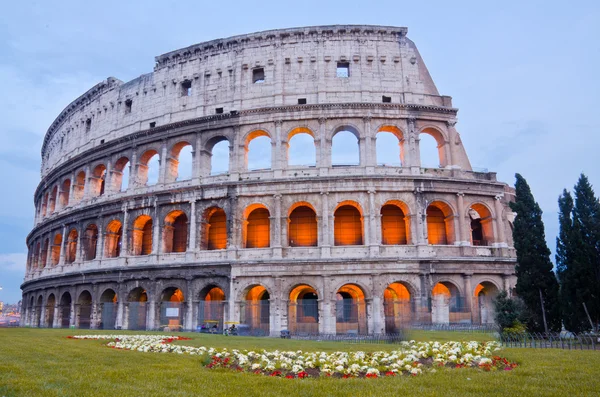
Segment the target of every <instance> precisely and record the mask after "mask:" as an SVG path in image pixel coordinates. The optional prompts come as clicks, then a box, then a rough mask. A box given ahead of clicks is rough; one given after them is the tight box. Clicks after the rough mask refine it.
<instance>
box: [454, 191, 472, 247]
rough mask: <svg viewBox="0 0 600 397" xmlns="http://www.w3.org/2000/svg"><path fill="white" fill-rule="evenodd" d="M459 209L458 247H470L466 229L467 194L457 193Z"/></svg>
mask: <svg viewBox="0 0 600 397" xmlns="http://www.w3.org/2000/svg"><path fill="white" fill-rule="evenodd" d="M456 197H457V209H458V231H457V233H456V240H457V243H458V245H470V244H469V240H467V238H466V237H467V234H466V233H467V230H466V228H465V215H466V214H465V194H464V193H463V192H458V193H456Z"/></svg>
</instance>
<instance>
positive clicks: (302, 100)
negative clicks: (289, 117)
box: [298, 98, 306, 105]
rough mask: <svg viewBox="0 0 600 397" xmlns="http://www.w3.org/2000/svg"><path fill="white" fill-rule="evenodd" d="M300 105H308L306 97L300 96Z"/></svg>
mask: <svg viewBox="0 0 600 397" xmlns="http://www.w3.org/2000/svg"><path fill="white" fill-rule="evenodd" d="M298 105H306V98H298Z"/></svg>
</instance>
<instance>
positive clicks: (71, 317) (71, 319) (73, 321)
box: [69, 298, 77, 327]
mask: <svg viewBox="0 0 600 397" xmlns="http://www.w3.org/2000/svg"><path fill="white" fill-rule="evenodd" d="M76 317H77V316H76V311H75V299H73V298H71V310H70V311H69V327H71V326H75V325H76V320H77V318H76Z"/></svg>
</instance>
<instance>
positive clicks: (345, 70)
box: [336, 62, 350, 79]
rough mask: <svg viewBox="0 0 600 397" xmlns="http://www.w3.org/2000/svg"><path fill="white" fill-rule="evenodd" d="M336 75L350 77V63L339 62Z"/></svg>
mask: <svg viewBox="0 0 600 397" xmlns="http://www.w3.org/2000/svg"><path fill="white" fill-rule="evenodd" d="M336 76H337V77H341V78H344V79H346V78H348V77H350V64H349V63H348V62H338V63H337V70H336Z"/></svg>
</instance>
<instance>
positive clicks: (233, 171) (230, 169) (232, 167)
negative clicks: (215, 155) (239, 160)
mask: <svg viewBox="0 0 600 397" xmlns="http://www.w3.org/2000/svg"><path fill="white" fill-rule="evenodd" d="M233 149H234V146H233V144H232V143H229V165H228V170H227V171H228V172H229V174H230V175H231V178H232V180H237V178H238V170H237V168H236V161H235V160H236V159H235V155H234V150H233ZM234 178H235V179H234Z"/></svg>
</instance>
